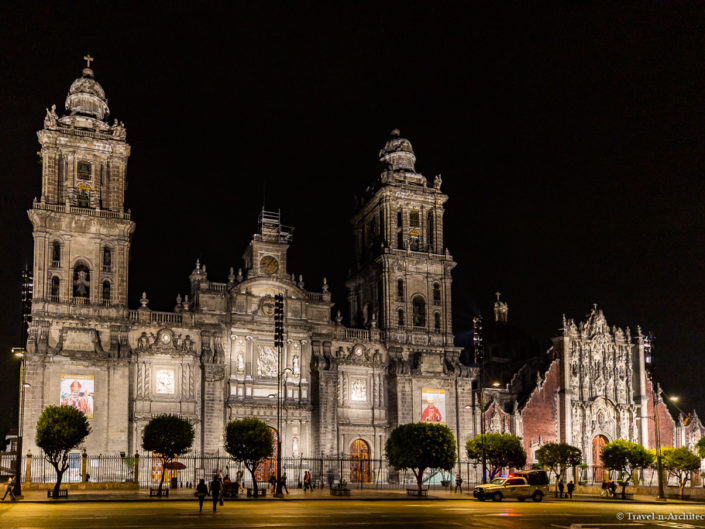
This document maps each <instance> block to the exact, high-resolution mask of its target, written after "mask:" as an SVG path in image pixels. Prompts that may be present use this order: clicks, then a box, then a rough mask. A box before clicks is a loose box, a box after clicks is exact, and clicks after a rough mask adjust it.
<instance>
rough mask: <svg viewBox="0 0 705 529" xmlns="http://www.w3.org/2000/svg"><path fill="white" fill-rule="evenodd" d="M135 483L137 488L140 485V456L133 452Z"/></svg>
mask: <svg viewBox="0 0 705 529" xmlns="http://www.w3.org/2000/svg"><path fill="white" fill-rule="evenodd" d="M134 479H135V483H137V486H138V487H139V485H140V454H139V452H135V478H134Z"/></svg>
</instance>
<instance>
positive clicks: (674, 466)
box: [661, 446, 700, 498]
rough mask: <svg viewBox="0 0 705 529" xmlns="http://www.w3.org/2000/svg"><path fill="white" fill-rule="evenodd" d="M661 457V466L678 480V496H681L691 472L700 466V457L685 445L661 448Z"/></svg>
mask: <svg viewBox="0 0 705 529" xmlns="http://www.w3.org/2000/svg"><path fill="white" fill-rule="evenodd" d="M661 458H662V461H663V468H664V469H666V470H667V471H668V472H669V473H670V474H671V475H672V476H673V477H675V478H676V479H677V480H678V487H679V492H680V496H681V498H683V489H685V484H686V483H687V482H688V480H689V479H690V476H691V473H692V472H694V471H696V470H698V469H699V468H700V458H699V457H698V456H697V455H695V454H694V453H693V452H691V451H690V450H688V447H686V446H681V447H680V448H671V447H665V448H661Z"/></svg>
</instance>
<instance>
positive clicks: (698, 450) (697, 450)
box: [695, 437, 705, 459]
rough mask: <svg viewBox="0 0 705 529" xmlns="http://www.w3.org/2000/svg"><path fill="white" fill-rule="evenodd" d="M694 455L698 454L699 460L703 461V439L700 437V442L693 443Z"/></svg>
mask: <svg viewBox="0 0 705 529" xmlns="http://www.w3.org/2000/svg"><path fill="white" fill-rule="evenodd" d="M695 453H696V454H698V456H699V457H700V459H705V437H701V438H700V440H699V441H698V442H697V443H695Z"/></svg>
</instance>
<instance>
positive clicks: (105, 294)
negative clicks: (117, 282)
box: [103, 279, 110, 302]
mask: <svg viewBox="0 0 705 529" xmlns="http://www.w3.org/2000/svg"><path fill="white" fill-rule="evenodd" d="M103 301H104V302H105V301H110V281H108V280H107V279H106V280H105V281H103Z"/></svg>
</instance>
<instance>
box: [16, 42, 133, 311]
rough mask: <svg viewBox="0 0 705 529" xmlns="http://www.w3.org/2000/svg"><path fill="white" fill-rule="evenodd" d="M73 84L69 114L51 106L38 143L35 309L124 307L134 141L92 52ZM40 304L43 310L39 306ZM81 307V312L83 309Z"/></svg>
mask: <svg viewBox="0 0 705 529" xmlns="http://www.w3.org/2000/svg"><path fill="white" fill-rule="evenodd" d="M84 59H85V60H86V63H87V65H86V67H85V68H84V69H83V71H82V73H81V76H80V77H79V78H78V79H76V80H75V81H74V82H73V83H72V84H71V87H70V88H69V93H68V95H67V97H66V102H65V109H66V113H65V114H64V115H62V116H61V117H59V115H58V114H57V112H56V105H52V107H51V109H47V111H46V117H45V118H44V128H43V129H42V130H40V131H39V132H38V133H37V136H38V138H39V143H40V145H41V159H42V194H41V198H40V200H39V201H37V200H36V199H35V201H34V203H33V205H32V209H30V210H29V212H28V214H29V218H30V220H31V222H32V225H33V227H34V232H33V235H34V278H35V282H34V307H35V309H34V310H41V311H46V312H49V313H52V312H62V311H64V309H62V308H61V307H60V306H62V305H67V304H68V305H76V306H81V307H87V306H92V307H112V308H122V309H126V308H127V282H128V277H127V274H128V261H129V252H130V239H131V235H132V233H133V231H134V228H135V225H134V223H133V222H132V221H131V220H130V212H129V210H128V211H127V212H126V211H125V210H124V200H125V190H126V188H127V180H126V171H127V160H128V158H129V156H130V146H129V145H128V143H127V141H126V137H127V131H126V129H125V125H124V124H123V123H122V122H119V121H118V120H114V121H113V124H112V125H109V124H108V123H107V121H106V120H107V117H108V115H109V114H110V110H109V108H108V99H107V98H106V96H105V92H104V91H103V88H102V87H101V86H100V84H99V83H98V82H97V81H96V80H95V75H94V73H93V70H92V69H91V68H90V63H91V61H93V58H92V57H91V56H90V55H87V56H85V57H84ZM38 304H41V308H40V307H37V305H38ZM78 310H81V309H78Z"/></svg>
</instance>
